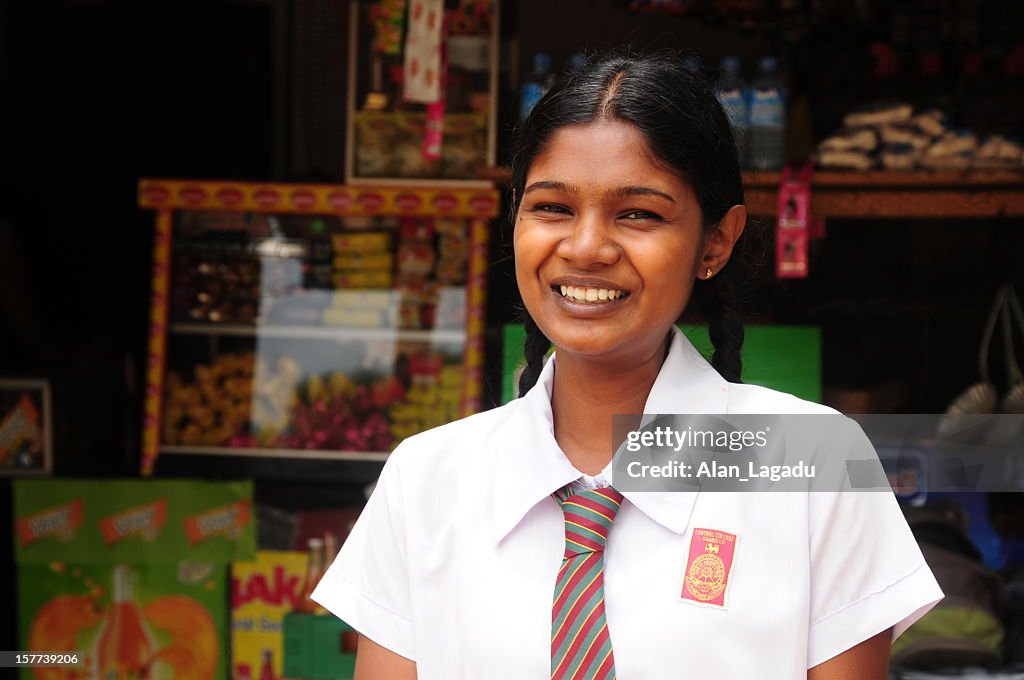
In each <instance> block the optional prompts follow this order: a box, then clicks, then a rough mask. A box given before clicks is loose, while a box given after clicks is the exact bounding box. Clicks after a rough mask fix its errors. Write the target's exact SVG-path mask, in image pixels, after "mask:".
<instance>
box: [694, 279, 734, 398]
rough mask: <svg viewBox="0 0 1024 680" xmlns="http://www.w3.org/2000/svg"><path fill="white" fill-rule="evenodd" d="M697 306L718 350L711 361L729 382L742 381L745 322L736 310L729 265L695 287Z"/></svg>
mask: <svg viewBox="0 0 1024 680" xmlns="http://www.w3.org/2000/svg"><path fill="white" fill-rule="evenodd" d="M694 295H695V297H696V302H697V308H698V309H699V310H700V312H701V314H703V315H704V317H705V318H706V319H707V321H708V335H709V336H710V338H711V344H712V345H714V348H715V351H714V353H713V354H712V356H711V365H712V366H713V367H714V369H715V370H716V371H718V372H719V373H721V374H722V377H723V378H725V379H726V380H728V381H729V382H733V383H738V382H743V379H742V375H743V358H742V355H741V350H742V349H743V338H744V331H743V324H742V323H741V321H740V315H739V313H738V312H737V311H736V291H735V286H734V285H733V280H732V276H731V272H730V271H729V267H725V268H724V269H722V271H721V272H720V273H719V274H718V276H716V277H714V278H713V279H711V280H702V281H701V282H700V283H698V285H697V286H696V289H695V290H694Z"/></svg>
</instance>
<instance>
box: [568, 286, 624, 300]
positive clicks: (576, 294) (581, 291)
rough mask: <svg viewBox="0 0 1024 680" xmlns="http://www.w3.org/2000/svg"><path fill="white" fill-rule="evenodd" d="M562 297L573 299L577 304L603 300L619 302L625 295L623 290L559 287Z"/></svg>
mask: <svg viewBox="0 0 1024 680" xmlns="http://www.w3.org/2000/svg"><path fill="white" fill-rule="evenodd" d="M559 289H560V290H561V292H562V297H567V298H571V299H573V300H576V301H577V302H599V301H602V300H618V299H619V298H621V297H622V296H623V295H625V293H624V292H623V291H621V290H611V289H608V288H577V287H574V286H559Z"/></svg>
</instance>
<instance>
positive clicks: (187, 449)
mask: <svg viewBox="0 0 1024 680" xmlns="http://www.w3.org/2000/svg"><path fill="white" fill-rule="evenodd" d="M160 451H161V452H162V453H175V454H178V455H185V456H240V457H254V458H283V459H287V460H297V459H304V460H354V461H362V462H366V463H383V462H384V461H386V460H387V459H388V456H389V455H390V454H389V453H387V452H386V451H325V450H320V449H257V448H243V447H234V448H233V447H229V446H171V445H166V444H165V445H164V446H161V447H160Z"/></svg>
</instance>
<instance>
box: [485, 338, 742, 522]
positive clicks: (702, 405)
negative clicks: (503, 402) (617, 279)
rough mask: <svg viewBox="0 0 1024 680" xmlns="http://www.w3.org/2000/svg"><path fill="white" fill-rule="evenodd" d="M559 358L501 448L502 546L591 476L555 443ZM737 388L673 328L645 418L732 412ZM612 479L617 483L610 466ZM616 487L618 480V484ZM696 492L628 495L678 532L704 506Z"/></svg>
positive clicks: (497, 517)
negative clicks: (732, 391)
mask: <svg viewBox="0 0 1024 680" xmlns="http://www.w3.org/2000/svg"><path fill="white" fill-rule="evenodd" d="M555 361H556V359H555V357H554V356H552V357H551V359H549V360H548V362H547V363H546V364H545V365H544V368H543V370H542V371H541V374H540V376H539V377H538V378H537V383H536V385H534V386H533V388H532V389H530V391H529V392H527V393H526V395H524V396H523V398H522V399H519V400H518V401H517V403H516V407H515V409H514V410H513V411H512V413H511V414H510V416H509V418H508V419H507V420H506V421H505V423H504V425H503V426H502V427H501V428H500V429H499V432H498V436H497V437H495V441H494V442H493V446H495V448H496V455H497V461H496V462H497V464H496V465H495V467H494V474H495V478H494V489H495V494H494V499H495V505H494V515H493V533H494V538H495V540H497V541H501V540H502V539H504V538H505V536H507V535H508V534H509V532H510V531H512V529H513V528H515V526H516V525H517V524H519V522H520V521H521V520H522V519H523V517H525V516H526V513H528V512H529V511H530V510H531V509H532V508H533V507H534V506H535V505H537V503H539V502H541V501H542V500H544V499H545V498H546V497H548V496H550V495H551V494H552V493H554V492H555V491H556V490H558V489H560V488H561V487H563V486H565V485H566V484H568V483H570V482H573V481H575V480H576V479H579V477H580V476H581V475H582V474H583V473H582V472H580V471H579V470H577V469H576V468H575V467H574V466H573V465H572V463H570V462H569V459H568V458H566V457H565V454H564V453H562V450H561V449H560V448H559V447H558V443H557V442H556V441H555V437H554V422H553V417H552V413H551V388H552V384H553V379H554V374H555ZM728 403H729V383H728V382H726V380H725V379H724V378H722V376H721V375H719V374H718V372H717V371H715V369H714V368H712V367H711V365H710V364H709V363H708V362H707V361H706V360H705V359H704V357H703V356H701V354H700V352H698V351H697V349H696V348H695V347H694V346H693V344H691V343H690V341H689V340H688V339H687V338H686V336H685V335H683V333H682V331H680V330H679V329H678V328H673V331H672V339H671V342H670V344H669V351H668V356H667V357H666V358H665V362H664V363H663V364H662V366H661V370H660V371H659V373H658V377H657V378H656V379H655V381H654V385H653V387H652V388H651V392H650V394H649V395H648V397H647V403H646V405H645V406H644V413H651V414H655V413H726V412H727V407H728ZM605 475H606V476H608V477H609V478H610V467H609V468H606V470H605ZM612 483H613V484H614V480H612ZM697 493H698V492H696V491H693V492H652V491H647V492H637V491H630V492H623V495H624V496H625V497H626V498H627V499H628V500H629V501H630V502H631V503H632V504H633V505H636V506H637V507H638V508H639V509H640V510H641V511H642V512H643V513H644V514H645V515H647V516H648V517H650V518H651V519H652V520H654V521H655V522H657V523H658V524H660V525H662V526H664V527H665V528H666V529H669V530H670V531H673V532H675V533H677V534H682V533H684V532H685V531H686V527H687V525H688V523H689V519H690V512H691V511H692V510H693V504H694V503H695V502H696V500H697Z"/></svg>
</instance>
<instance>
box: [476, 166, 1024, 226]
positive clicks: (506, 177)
mask: <svg viewBox="0 0 1024 680" xmlns="http://www.w3.org/2000/svg"><path fill="white" fill-rule="evenodd" d="M479 176H481V177H486V178H487V179H490V180H492V181H494V182H496V183H499V184H505V185H507V184H509V183H510V182H511V178H512V176H511V172H510V171H509V170H508V169H507V168H488V169H487V170H485V171H481V172H480V173H479ZM780 178H781V174H780V173H778V172H745V173H743V185H744V188H745V198H746V205H747V209H748V211H749V212H750V214H751V215H754V216H757V217H762V218H763V217H774V215H775V211H776V208H777V202H778V193H777V188H778V185H779V180H780ZM811 214H812V215H814V216H816V217H825V218H851V219H852V218H953V217H977V218H986V217H988V218H991V217H1024V169H1022V170H955V171H954V170H935V171H925V170H922V171H883V170H872V171H867V172H836V171H821V172H817V173H815V175H814V181H813V186H812V189H811Z"/></svg>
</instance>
